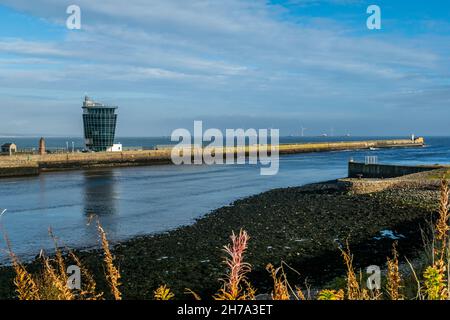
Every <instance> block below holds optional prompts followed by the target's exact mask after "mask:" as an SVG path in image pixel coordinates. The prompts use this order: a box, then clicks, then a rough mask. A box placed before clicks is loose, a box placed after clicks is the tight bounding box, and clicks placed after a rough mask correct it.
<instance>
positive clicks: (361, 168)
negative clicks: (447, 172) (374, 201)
mask: <svg viewBox="0 0 450 320" xmlns="http://www.w3.org/2000/svg"><path fill="white" fill-rule="evenodd" d="M439 168H443V166H439V165H420V166H405V165H390V164H366V163H358V162H352V161H350V162H349V163H348V177H349V178H379V179H382V178H396V177H401V176H405V175H409V174H413V173H419V172H424V171H431V170H436V169H439Z"/></svg>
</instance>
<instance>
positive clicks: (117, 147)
mask: <svg viewBox="0 0 450 320" xmlns="http://www.w3.org/2000/svg"><path fill="white" fill-rule="evenodd" d="M106 151H108V152H121V151H122V144H120V143H115V144H113V145H112V147H109V148H108V149H107V150H106Z"/></svg>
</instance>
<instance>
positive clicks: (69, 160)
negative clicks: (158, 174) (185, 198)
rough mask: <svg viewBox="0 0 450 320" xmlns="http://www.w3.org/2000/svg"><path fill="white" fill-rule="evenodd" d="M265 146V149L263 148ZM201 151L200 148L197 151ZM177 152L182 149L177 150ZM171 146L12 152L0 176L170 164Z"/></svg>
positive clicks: (309, 148)
mask: <svg viewBox="0 0 450 320" xmlns="http://www.w3.org/2000/svg"><path fill="white" fill-rule="evenodd" d="M424 144H425V140H424V138H422V137H418V138H416V139H415V140H411V139H409V140H408V139H391V140H366V141H341V142H318V143H294V144H281V145H279V146H276V147H274V148H275V149H274V150H275V151H276V152H278V153H279V154H280V155H285V154H298V153H312V152H330V151H342V150H363V149H370V148H415V147H423V146H424ZM261 148H263V150H264V152H268V154H270V153H271V152H272V150H271V147H269V148H268V146H265V145H254V146H246V147H222V148H212V149H211V150H209V152H211V154H214V155H219V156H220V155H221V156H223V157H225V156H226V155H234V156H235V157H236V156H237V155H238V154H245V155H246V156H248V155H249V154H251V153H252V152H253V153H258V152H260V151H261V150H260V149H261ZM267 148H268V150H267ZM187 151H188V152H190V155H191V156H192V155H193V154H196V153H198V150H196V148H194V147H193V148H188V149H187ZM200 151H201V152H202V150H200ZM180 152H181V154H182V153H184V152H186V149H183V150H182V151H180ZM171 154H172V149H171V148H163V149H159V150H145V151H122V152H95V153H60V154H42V155H38V154H14V155H12V156H1V157H0V178H2V177H20V176H30V175H39V174H40V173H41V172H48V171H66V170H79V169H89V168H105V167H131V166H149V165H161V164H170V163H172V160H171V159H172V157H171Z"/></svg>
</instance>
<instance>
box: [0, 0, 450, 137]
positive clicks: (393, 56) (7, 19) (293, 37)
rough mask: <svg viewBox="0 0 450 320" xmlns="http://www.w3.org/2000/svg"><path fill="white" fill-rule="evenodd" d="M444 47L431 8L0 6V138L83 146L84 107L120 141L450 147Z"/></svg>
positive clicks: (447, 16)
mask: <svg viewBox="0 0 450 320" xmlns="http://www.w3.org/2000/svg"><path fill="white" fill-rule="evenodd" d="M71 4H77V5H79V6H80V8H81V12H82V29H81V30H67V29H66V28H65V21H66V18H67V16H68V15H67V14H66V8H67V6H69V5H71ZM371 4H376V5H378V6H380V8H381V12H382V30H368V29H367V27H366V19H367V17H368V14H367V13H366V9H367V7H368V6H369V5H371ZM449 40H450V5H449V4H447V3H446V2H444V1H438V0H434V1H402V0H389V1H363V0H361V1H360V0H272V1H262V0H261V1H260V0H252V1H250V0H227V1H203V0H192V1H181V0H178V1H175V0H165V1H150V0H128V1H127V6H126V7H124V6H123V5H122V2H121V1H119V0H104V1H90V0H78V1H74V0H70V1H65V0H35V1H32V2H31V1H27V0H0V95H1V97H2V102H3V103H2V106H1V108H2V115H1V119H2V125H1V126H0V134H29V135H41V134H45V135H70V136H80V135H81V134H82V125H81V102H82V98H83V95H84V94H86V93H87V94H89V95H91V96H92V97H94V98H95V99H97V100H99V101H101V102H104V103H110V104H114V105H119V107H120V109H119V127H118V134H119V135H121V136H155V135H170V133H171V132H172V130H174V129H176V128H180V127H185V128H191V127H192V124H193V120H203V121H204V122H205V126H207V127H218V128H221V129H224V128H239V127H244V128H249V127H253V128H267V127H276V128H280V130H281V134H284V135H287V134H296V133H297V134H298V133H299V130H300V129H299V128H300V127H301V126H304V127H306V128H308V130H307V131H306V133H307V134H310V135H316V134H321V133H323V132H328V131H329V130H330V128H331V127H333V128H334V132H335V133H336V134H345V133H351V134H353V135H408V134H410V133H413V132H414V133H416V134H423V135H450V129H448V128H449V126H448V119H450V55H449V52H450V41H449Z"/></svg>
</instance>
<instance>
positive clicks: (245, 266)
mask: <svg viewBox="0 0 450 320" xmlns="http://www.w3.org/2000/svg"><path fill="white" fill-rule="evenodd" d="M435 220H436V221H435V223H434V225H433V227H434V228H433V237H432V238H431V239H429V241H428V244H429V246H428V248H429V252H426V253H425V254H424V256H428V257H430V259H429V261H428V264H427V265H425V266H424V267H423V268H420V270H414V268H413V266H412V264H411V263H410V262H409V261H407V263H408V265H409V266H410V273H409V274H410V275H412V277H407V278H405V277H404V275H403V274H402V272H401V271H400V263H399V253H398V252H397V249H396V246H395V244H394V245H393V249H392V256H391V257H389V258H388V259H387V270H386V277H385V278H386V281H384V283H383V284H384V286H383V288H381V289H379V290H372V291H371V290H369V289H367V288H366V286H365V281H364V280H365V278H364V275H363V274H362V272H359V273H357V272H356V271H355V268H354V266H353V256H352V254H351V252H350V249H349V246H348V244H347V245H346V246H343V247H341V248H340V250H341V254H342V258H343V261H344V264H345V267H346V269H347V271H346V276H345V284H344V285H342V286H341V287H339V286H336V285H333V286H330V287H327V288H325V289H323V290H317V292H312V291H311V290H310V288H308V287H307V286H306V287H305V288H302V287H300V286H295V285H291V284H290V283H289V281H288V278H287V275H286V270H287V269H288V268H289V269H291V268H290V267H289V265H288V264H286V263H284V262H282V263H281V265H280V266H279V267H278V268H276V267H274V266H273V265H271V264H269V265H267V268H266V269H267V272H268V276H269V277H271V278H272V280H273V287H272V289H271V292H270V293H269V292H267V293H269V294H270V298H271V299H274V300H288V299H298V300H307V299H319V300H344V299H348V300H369V299H392V300H402V299H419V300H428V299H429V300H447V299H448V298H449V287H450V281H449V278H450V277H449V263H450V253H449V245H450V243H449V226H448V222H449V221H448V220H449V190H448V183H447V181H445V180H443V181H442V183H441V191H440V201H439V211H438V213H437V215H436V219H435ZM97 229H98V232H99V236H100V239H101V243H102V248H103V269H104V276H105V280H106V283H107V284H108V288H109V292H107V293H105V292H102V291H101V290H99V289H98V285H97V283H96V281H95V280H94V277H93V275H92V274H91V273H90V272H89V270H88V269H87V267H85V266H84V265H83V264H82V263H81V261H80V259H79V258H78V257H77V255H76V254H75V253H73V252H69V254H68V256H63V254H62V253H61V251H60V250H59V249H58V246H57V243H56V240H55V247H56V254H55V256H54V257H52V258H50V257H46V256H43V255H42V256H41V257H40V258H39V259H40V261H41V268H40V271H39V272H33V273H31V272H29V271H27V268H26V267H25V266H24V265H23V264H21V263H20V261H19V260H18V259H17V257H16V256H15V255H14V253H13V252H12V250H10V256H11V259H12V263H13V268H14V272H15V278H14V286H15V290H16V294H17V298H19V299H23V300H47V299H50V300H77V299H83V300H96V299H104V298H105V297H106V296H108V297H111V298H114V299H116V300H120V299H122V292H121V285H122V284H121V274H120V271H119V269H118V267H117V266H116V265H115V257H114V255H113V254H112V253H111V251H110V248H109V243H108V240H107V238H106V233H105V231H104V230H103V229H102V227H101V226H100V224H98V225H97ZM249 240H250V237H249V235H248V233H247V232H246V231H244V230H241V231H240V232H239V233H238V234H234V233H233V234H232V236H231V243H230V244H229V245H227V246H225V247H224V253H225V254H226V258H225V260H224V262H225V264H226V266H227V270H228V271H227V273H226V276H225V277H223V279H222V280H221V281H222V286H221V288H220V289H219V290H218V292H217V293H216V294H215V295H214V296H213V297H212V298H213V299H219V300H253V299H256V298H257V294H258V293H261V292H257V290H256V288H254V287H253V286H252V284H251V283H250V281H249V280H248V275H249V274H250V272H251V265H250V264H249V263H247V262H245V260H244V257H245V254H246V253H247V249H248V244H249ZM68 261H72V262H73V263H74V264H75V265H77V266H78V267H79V268H80V270H81V272H82V287H81V288H80V289H75V290H70V289H69V288H68V286H67V283H68V280H69V279H68V276H67V273H66V270H67V269H66V266H67V264H68ZM412 286H414V287H415V290H414V294H411V287H412ZM262 293H266V292H262ZM154 298H155V299H157V300H169V299H173V298H175V295H174V293H173V292H172V291H171V289H170V288H169V287H167V286H166V285H161V286H160V287H159V288H157V289H155V291H154ZM176 298H195V299H200V298H201V297H200V296H199V295H198V294H196V293H195V292H194V291H192V290H190V289H186V295H185V296H182V297H180V296H177V297H176ZM205 298H209V297H205Z"/></svg>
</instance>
